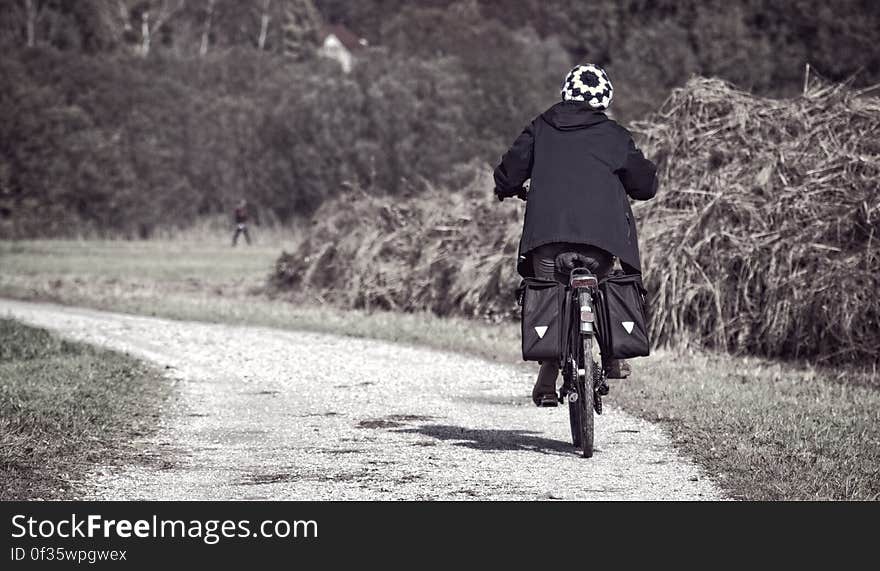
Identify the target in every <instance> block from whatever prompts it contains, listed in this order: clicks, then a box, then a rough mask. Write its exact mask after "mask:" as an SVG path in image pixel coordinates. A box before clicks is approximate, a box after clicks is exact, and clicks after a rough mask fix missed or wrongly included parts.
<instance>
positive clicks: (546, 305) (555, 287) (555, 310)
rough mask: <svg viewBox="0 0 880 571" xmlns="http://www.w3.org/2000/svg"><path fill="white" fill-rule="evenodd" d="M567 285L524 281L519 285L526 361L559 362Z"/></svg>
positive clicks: (540, 280)
mask: <svg viewBox="0 0 880 571" xmlns="http://www.w3.org/2000/svg"><path fill="white" fill-rule="evenodd" d="M565 298H566V296H565V286H563V285H562V284H560V283H559V282H556V281H554V280H542V279H539V278H525V279H524V280H523V281H522V283H521V284H520V290H519V299H520V303H521V305H522V356H523V360H524V361H544V360H552V359H559V357H560V356H561V355H562V343H563V327H564V321H565V312H564V311H563V305H564V304H565Z"/></svg>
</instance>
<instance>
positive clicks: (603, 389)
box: [596, 380, 610, 397]
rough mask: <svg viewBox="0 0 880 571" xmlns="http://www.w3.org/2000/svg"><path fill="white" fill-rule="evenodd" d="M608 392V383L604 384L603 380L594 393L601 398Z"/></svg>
mask: <svg viewBox="0 0 880 571" xmlns="http://www.w3.org/2000/svg"><path fill="white" fill-rule="evenodd" d="M609 390H610V389H609V388H608V383H606V382H605V381H604V380H603V381H602V384H601V385H599V386H598V387H596V392H597V393H599V396H603V397H604V396H607V395H608V391H609Z"/></svg>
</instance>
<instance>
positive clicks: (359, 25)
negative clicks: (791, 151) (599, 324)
mask: <svg viewBox="0 0 880 571" xmlns="http://www.w3.org/2000/svg"><path fill="white" fill-rule="evenodd" d="M876 6H877V5H876V3H873V2H866V1H862V2H859V1H856V0H842V1H841V2H838V3H835V4H834V7H833V10H832V9H831V8H829V7H825V5H824V4H823V3H820V2H817V1H814V0H791V1H789V2H768V1H759V0H728V1H726V2H720V1H716V0H709V1H705V2H697V1H695V0H694V1H691V0H682V1H671V0H655V1H648V0H631V1H627V2H611V1H598V2H590V3H579V2H562V1H559V0H546V1H539V0H522V1H516V2H514V1H512V0H511V1H509V2H508V1H507V0H501V1H488V0H486V1H478V0H465V1H461V0H458V1H452V0H425V1H423V2H418V3H412V2H403V1H402V0H359V1H358V2H346V1H343V0H315V1H312V0H238V1H234V0H0V11H2V14H3V18H2V19H0V47H2V48H3V54H2V55H0V76H2V77H3V80H2V85H0V236H3V237H9V236H34V235H43V236H58V235H67V234H71V233H82V232H89V233H97V234H112V235H122V236H132V237H134V236H141V237H147V236H150V235H151V234H152V233H153V232H154V231H155V230H156V229H158V228H162V227H174V226H186V225H187V224H190V223H192V222H193V221H194V220H196V219H198V218H199V217H202V216H208V215H215V214H217V213H222V212H227V211H228V210H229V208H230V207H231V205H232V204H234V203H235V202H236V201H237V200H239V199H240V198H247V199H248V200H249V201H251V202H252V203H253V204H255V205H256V206H257V207H258V208H259V209H260V211H261V214H262V216H261V217H262V218H263V219H269V220H277V221H279V222H287V221H290V220H292V219H294V218H295V217H298V216H308V215H309V214H310V213H312V212H314V211H315V209H317V208H318V207H319V206H320V204H321V203H322V202H323V201H324V200H325V199H327V198H328V197H332V196H336V195H338V194H340V193H344V192H346V191H347V189H350V188H359V189H365V190H367V191H368V192H374V193H390V194H394V195H405V194H407V193H413V192H419V191H421V190H422V189H425V188H428V187H437V186H441V187H448V188H451V189H454V188H456V185H457V184H458V183H459V181H460V180H461V179H462V178H464V177H466V176H467V174H466V173H465V172H463V171H465V170H466V169H467V168H481V167H474V166H471V167H467V165H475V164H476V165H483V164H485V163H486V162H492V161H495V160H497V158H498V156H499V154H500V153H501V152H503V150H504V148H505V145H507V144H508V143H509V142H510V140H511V139H512V138H513V137H514V136H515V135H516V134H517V132H518V131H519V129H520V128H521V127H522V125H523V124H524V123H525V122H526V121H528V120H529V119H530V118H531V117H532V116H534V115H535V114H536V113H538V112H539V111H540V110H541V109H542V108H543V107H545V106H547V105H549V104H551V103H552V102H553V101H555V100H557V98H558V88H559V83H560V81H561V79H562V77H564V75H565V72H566V71H567V69H568V68H569V67H570V66H571V65H572V64H574V63H576V62H578V61H584V60H592V61H596V62H598V63H602V64H604V65H606V67H607V69H608V70H609V73H610V75H611V77H612V81H614V82H615V88H616V90H615V103H614V105H613V109H614V111H615V113H616V114H617V116H618V118H622V119H624V120H627V119H632V118H636V117H639V116H641V115H642V114H644V113H645V112H647V111H650V110H651V109H653V108H655V107H656V106H657V105H658V104H659V103H660V102H662V99H663V98H664V97H665V94H666V93H667V92H668V89H669V88H670V87H672V86H674V85H678V84H680V83H681V82H683V81H684V80H685V79H686V78H687V77H688V76H689V75H690V74H691V73H704V74H714V75H720V76H722V77H725V78H727V79H730V80H733V81H735V82H737V83H738V84H740V85H743V86H746V87H749V88H752V89H754V90H756V91H758V92H763V93H770V94H775V93H780V94H782V93H789V92H791V91H793V90H797V89H798V88H799V85H800V82H801V77H802V75H801V74H802V69H803V64H804V63H805V62H807V61H809V62H811V63H813V64H814V65H815V67H817V68H818V69H819V70H821V72H822V73H824V74H825V75H827V76H829V77H830V78H832V79H841V78H845V77H847V76H848V75H851V74H852V73H856V72H859V73H860V75H858V76H857V77H856V79H855V81H858V82H863V83H868V82H872V81H873V82H876V81H877V80H878V78H880V69H878V66H880V64H878V61H877V59H878V58H877V56H876V49H874V46H875V45H876V41H877V39H878V30H880V20H878V8H877V7H876ZM334 23H338V24H344V25H345V26H347V27H348V28H349V29H350V30H351V31H352V32H353V33H354V34H356V35H358V36H363V37H364V38H365V39H366V40H367V43H368V46H367V47H364V48H359V49H358V51H357V52H356V59H357V65H356V66H355V67H354V69H353V71H352V72H351V73H344V72H343V70H342V69H341V67H340V66H339V65H338V64H337V63H336V62H334V61H332V60H329V59H327V58H324V57H320V55H319V54H318V46H319V45H320V41H321V38H322V30H323V29H324V26H325V25H326V24H334Z"/></svg>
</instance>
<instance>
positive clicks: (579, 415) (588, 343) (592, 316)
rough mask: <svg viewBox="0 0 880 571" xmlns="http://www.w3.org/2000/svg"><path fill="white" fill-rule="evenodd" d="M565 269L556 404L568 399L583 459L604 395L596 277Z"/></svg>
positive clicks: (523, 194) (524, 196)
mask: <svg viewBox="0 0 880 571" xmlns="http://www.w3.org/2000/svg"><path fill="white" fill-rule="evenodd" d="M528 190H529V189H528V187H527V186H524V187H523V188H521V189H520V190H519V192H517V193H516V194H515V195H513V196H516V197H517V198H519V199H520V200H523V201H526V200H528ZM497 197H498V200H499V201H501V202H503V201H504V199H505V198H510V196H504V195H500V194H498V195H497ZM564 255H565V253H563V254H560V256H557V259H559V257H561V256H564ZM575 260H577V258H575ZM565 269H566V270H568V272H569V280H568V286H567V287H566V288H565V299H566V303H565V308H564V312H565V314H566V325H567V328H568V329H567V331H566V335H565V347H564V350H563V353H562V359H563V362H561V363H560V366H561V368H562V379H563V383H562V387H561V388H560V389H559V396H558V398H559V402H560V403H562V402H565V401H566V400H568V417H569V424H570V425H571V439H572V443H573V444H574V446H575V447H576V448H580V449H581V453H582V455H583V457H584V458H591V457H592V456H593V447H594V440H595V437H594V416H593V415H594V413H595V414H602V397H603V396H605V395H607V394H608V383H607V380H606V376H605V369H604V367H603V364H602V357H601V351H600V350H599V348H600V343H599V339H598V334H599V331H598V328H597V324H596V310H597V309H599V304H601V303H602V301H601V297H600V296H599V295H598V292H599V280H598V278H597V277H596V276H595V275H593V273H592V272H591V271H590V270H589V269H588V268H586V267H569V268H565ZM594 348H595V349H596V351H594Z"/></svg>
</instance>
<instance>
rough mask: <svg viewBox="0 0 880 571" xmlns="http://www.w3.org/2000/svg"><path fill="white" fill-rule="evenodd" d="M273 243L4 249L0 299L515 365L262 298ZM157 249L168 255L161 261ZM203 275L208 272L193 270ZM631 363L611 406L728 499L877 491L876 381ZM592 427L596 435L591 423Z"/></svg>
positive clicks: (478, 335)
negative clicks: (654, 430)
mask: <svg viewBox="0 0 880 571" xmlns="http://www.w3.org/2000/svg"><path fill="white" fill-rule="evenodd" d="M12 249H15V250H16V251H15V252H10V250H12ZM280 249H281V248H280V246H279V247H278V248H277V249H275V250H272V248H263V249H260V250H256V249H255V250H252V251H250V252H247V251H245V250H243V249H242V250H238V251H230V249H228V248H222V247H217V246H212V245H210V244H207V245H206V244H198V243H195V244H190V245H183V244H174V243H168V242H134V243H112V242H111V243H106V242H26V243H14V244H5V245H0V264H3V265H4V269H5V268H6V267H7V266H6V263H7V260H9V261H10V264H9V267H12V268H14V269H13V271H12V272H8V273H7V272H5V271H4V273H3V275H0V295H5V296H9V297H17V298H23V299H50V300H54V301H59V302H62V303H71V304H77V305H84V306H90V307H96V308H101V309H109V310H114V311H123V312H131V313H139V314H145V315H157V316H162V317H168V318H174V319H192V320H204V321H214V322H226V323H240V324H249V325H263V326H271V327H281V328H291V329H306V330H312V331H323V332H331V333H345V334H348V335H353V336H360V337H373V338H379V339H386V340H391V341H398V342H405V343H414V344H422V345H428V346H432V347H437V348H440V349H447V350H452V351H461V352H467V353H471V354H476V355H479V356H482V357H485V358H488V359H492V360H498V361H502V362H511V363H522V362H521V360H520V357H519V354H518V348H519V330H518V326H517V325H516V324H510V323H507V324H488V323H483V322H475V321H469V320H463V319H441V318H437V317H435V316H432V315H427V314H395V313H388V312H371V313H367V312H363V311H343V310H340V309H336V308H333V307H330V306H328V305H326V304H322V303H321V300H319V299H309V298H306V297H303V296H298V297H297V298H296V299H295V301H294V298H292V297H291V298H286V299H281V298H274V299H273V298H272V297H270V296H269V295H268V294H266V293H265V292H262V291H261V285H262V280H263V279H264V278H265V276H266V275H267V274H268V271H269V268H270V267H271V264H272V262H273V261H274V258H275V256H276V255H277V254H278V253H279V252H280ZM120 250H121V251H125V252H128V253H129V254H130V259H129V260H128V261H127V262H126V264H124V265H123V266H122V267H123V268H126V269H124V270H123V269H121V268H120V267H118V266H117V265H116V264H114V259H115V252H118V251H120ZM169 251H174V252H175V259H173V260H166V259H165V258H166V257H167V253H168V252H169ZM62 252H63V255H62ZM135 252H136V253H137V254H132V253H135ZM251 256H252V257H251ZM59 257H61V258H65V259H68V260H77V259H79V260H88V263H85V264H84V265H83V266H82V267H81V266H80V265H79V264H78V263H73V262H68V263H66V265H65V268H66V269H67V273H64V274H61V273H59V271H58V263H57V262H56V260H57V259H58V258H59ZM206 267H210V268H211V270H210V271H203V268H206ZM24 268H27V269H28V272H24V271H23V269H24ZM171 268H173V269H171ZM105 271H106V272H108V273H112V272H117V273H116V274H115V275H116V277H115V278H109V279H117V280H125V287H118V285H114V284H113V283H112V282H108V281H106V280H107V279H108V278H106V276H105V274H104V273H103V272H105ZM120 272H121V275H120ZM86 276H89V277H88V278H87V277H86ZM58 280H61V283H60V284H58V283H57V282H58ZM243 284H244V285H243ZM633 365H634V369H635V373H634V375H633V377H632V378H631V379H628V380H626V381H623V382H617V383H616V384H614V385H612V394H611V397H610V399H609V402H610V403H611V404H612V405H615V406H620V407H623V408H624V409H625V410H627V411H629V412H631V413H634V414H636V415H638V416H641V417H643V418H646V419H648V420H651V421H655V422H658V423H660V424H661V425H662V426H663V427H664V428H666V429H667V430H668V432H669V434H670V435H671V436H672V439H673V441H674V442H675V444H676V445H677V446H678V447H679V448H680V449H681V450H682V451H683V452H685V453H686V454H688V455H690V456H692V457H694V458H695V459H696V460H697V461H698V462H699V463H700V464H702V465H703V466H704V467H705V468H706V469H707V470H708V472H709V473H710V474H712V475H714V477H715V479H716V481H717V482H718V483H719V484H720V485H721V486H722V487H724V488H725V489H726V490H727V491H728V492H729V493H730V494H731V495H733V496H734V497H739V498H745V499H786V500H792V499H858V500H865V499H869V500H870V499H877V498H878V497H880V391H878V388H880V384H878V381H877V377H876V375H872V374H868V373H864V372H856V371H836V370H824V369H817V368H814V367H812V366H809V365H807V364H797V363H779V362H773V361H769V360H763V359H753V358H737V357H731V356H727V355H719V354H711V353H702V352H693V353H691V352H659V353H657V354H656V355H654V356H652V357H650V358H647V359H639V360H636V361H634V363H633ZM522 366H524V367H528V368H529V369H530V370H531V369H534V368H535V367H534V366H533V365H531V364H523V365H522ZM598 428H599V431H600V432H599V438H600V439H601V419H600V420H599V424H598Z"/></svg>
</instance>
